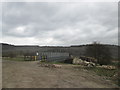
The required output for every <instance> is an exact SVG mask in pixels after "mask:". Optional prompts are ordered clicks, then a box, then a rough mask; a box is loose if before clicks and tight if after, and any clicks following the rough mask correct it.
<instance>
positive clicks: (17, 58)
mask: <svg viewBox="0 0 120 90" xmlns="http://www.w3.org/2000/svg"><path fill="white" fill-rule="evenodd" d="M2 60H13V61H24V58H23V57H14V58H8V57H3V58H2Z"/></svg>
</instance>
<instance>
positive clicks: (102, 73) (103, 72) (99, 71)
mask: <svg viewBox="0 0 120 90" xmlns="http://www.w3.org/2000/svg"><path fill="white" fill-rule="evenodd" d="M85 69H87V70H91V71H94V72H95V73H96V74H97V75H99V76H106V77H113V76H114V75H115V74H116V73H117V72H118V70H117V69H113V70H110V69H105V68H100V67H85Z"/></svg>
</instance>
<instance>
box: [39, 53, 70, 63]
mask: <svg viewBox="0 0 120 90" xmlns="http://www.w3.org/2000/svg"><path fill="white" fill-rule="evenodd" d="M67 58H69V53H63V52H61V53H60V52H42V53H39V55H38V56H37V59H38V60H46V61H64V60H66V59H67Z"/></svg>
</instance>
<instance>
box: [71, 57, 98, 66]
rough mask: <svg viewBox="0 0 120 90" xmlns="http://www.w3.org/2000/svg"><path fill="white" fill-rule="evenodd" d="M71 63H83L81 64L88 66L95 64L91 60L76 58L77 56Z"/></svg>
mask: <svg viewBox="0 0 120 90" xmlns="http://www.w3.org/2000/svg"><path fill="white" fill-rule="evenodd" d="M73 64H77V65H83V66H88V67H93V66H95V65H96V64H95V63H93V62H88V61H85V60H82V59H79V58H77V57H75V58H74V59H73Z"/></svg>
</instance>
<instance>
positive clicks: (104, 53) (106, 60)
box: [85, 42, 112, 65]
mask: <svg viewBox="0 0 120 90" xmlns="http://www.w3.org/2000/svg"><path fill="white" fill-rule="evenodd" d="M85 54H86V56H89V57H94V58H96V59H97V62H98V63H99V64H101V65H102V64H110V63H111V59H112V58H111V52H110V50H109V48H108V47H107V46H105V45H103V44H100V43H97V42H93V43H92V44H91V45H89V46H87V48H86V53H85Z"/></svg>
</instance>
